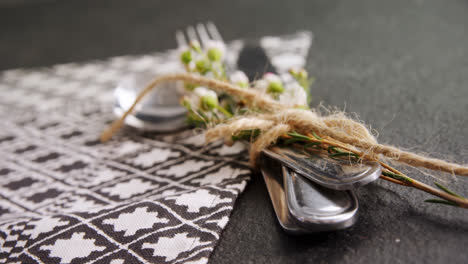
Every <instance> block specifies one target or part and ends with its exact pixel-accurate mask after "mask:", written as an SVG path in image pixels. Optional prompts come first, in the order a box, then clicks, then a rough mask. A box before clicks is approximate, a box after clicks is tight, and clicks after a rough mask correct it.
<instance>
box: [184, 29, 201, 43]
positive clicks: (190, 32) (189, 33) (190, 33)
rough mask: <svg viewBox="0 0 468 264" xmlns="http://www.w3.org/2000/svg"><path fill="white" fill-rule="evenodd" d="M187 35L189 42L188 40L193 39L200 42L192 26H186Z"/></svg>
mask: <svg viewBox="0 0 468 264" xmlns="http://www.w3.org/2000/svg"><path fill="white" fill-rule="evenodd" d="M187 36H188V39H189V42H190V41H195V40H196V41H198V42H200V40H199V39H198V36H197V33H196V32H195V29H194V28H193V26H188V27H187Z"/></svg>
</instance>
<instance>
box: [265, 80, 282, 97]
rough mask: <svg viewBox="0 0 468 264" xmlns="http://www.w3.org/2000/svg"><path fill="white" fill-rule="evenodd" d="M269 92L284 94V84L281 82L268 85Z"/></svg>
mask: <svg viewBox="0 0 468 264" xmlns="http://www.w3.org/2000/svg"><path fill="white" fill-rule="evenodd" d="M267 92H268V93H276V94H280V93H283V92H284V87H283V84H281V82H271V83H270V84H269V85H268V88H267Z"/></svg>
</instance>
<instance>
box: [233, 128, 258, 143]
mask: <svg viewBox="0 0 468 264" xmlns="http://www.w3.org/2000/svg"><path fill="white" fill-rule="evenodd" d="M259 135H260V130H259V129H254V130H242V131H241V132H239V133H238V134H237V135H233V136H232V137H231V139H232V141H237V140H250V139H252V138H256V137H258V136H259Z"/></svg>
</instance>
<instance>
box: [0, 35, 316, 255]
mask: <svg viewBox="0 0 468 264" xmlns="http://www.w3.org/2000/svg"><path fill="white" fill-rule="evenodd" d="M269 38H270V39H269V40H268V38H264V39H263V40H262V42H261V43H262V45H264V47H265V48H266V49H267V53H268V54H269V55H270V56H271V57H272V58H273V63H275V60H276V62H277V61H281V64H282V65H283V64H284V58H283V59H281V60H279V59H277V58H278V57H281V56H283V57H284V54H286V53H289V54H291V53H293V54H295V56H296V58H298V57H301V58H303V59H302V61H300V60H297V59H296V60H292V61H291V65H292V64H294V63H295V64H296V65H294V66H298V67H301V66H303V63H304V58H305V56H306V54H307V51H308V48H309V45H310V43H311V34H310V33H307V32H302V33H298V34H295V35H291V36H288V37H282V38H278V37H269ZM265 39H266V40H265ZM285 42H288V43H295V44H294V45H293V48H291V46H289V47H290V48H289V49H288V48H285V47H287V46H286V45H284V43H285ZM298 43H301V44H298ZM231 45H234V46H235V47H234V46H233V48H232V50H238V49H239V47H240V46H241V45H242V42H241V41H234V42H233V43H232V44H231ZM231 55H232V54H231ZM232 56H233V55H232ZM275 58H276V59H275ZM179 67H180V66H179V64H178V60H177V52H176V51H175V50H171V51H168V52H164V53H155V54H150V55H143V56H124V57H116V58H112V59H109V60H106V61H94V62H89V63H80V64H75V63H71V64H63V65H57V66H54V67H49V68H42V69H34V70H26V69H17V70H9V71H5V72H3V73H1V75H0V119H1V120H2V125H1V129H0V155H1V157H2V159H0V263H113V264H117V263H120V264H121V263H206V262H207V261H208V257H209V255H210V253H211V252H212V251H213V249H214V246H215V245H216V243H217V240H218V239H219V236H220V233H221V231H222V230H223V228H224V227H225V225H226V224H227V222H228V220H229V215H230V213H231V211H232V209H233V206H234V203H235V199H236V197H237V196H238V195H239V194H240V193H241V192H242V191H243V190H244V187H245V185H246V183H247V181H248V179H249V177H250V170H249V168H248V166H247V162H246V161H247V160H246V157H247V155H246V150H245V149H244V147H243V146H242V145H240V144H235V145H234V146H232V147H227V146H225V145H223V144H222V143H221V142H215V143H212V144H208V145H205V144H204V137H203V134H201V133H200V132H197V131H194V130H185V131H180V132H177V133H170V134H147V133H146V134H143V133H140V132H138V131H136V130H133V129H130V128H126V129H124V130H123V131H122V132H121V133H119V134H118V135H117V136H116V137H115V138H114V139H113V140H112V141H111V142H109V143H106V144H101V143H100V142H99V140H98V139H99V134H100V132H101V131H102V130H103V129H104V128H105V127H106V125H107V124H109V122H111V121H112V120H113V119H114V116H113V114H112V104H113V96H112V91H113V89H114V88H115V86H116V84H117V82H118V81H119V80H120V79H121V78H122V77H124V76H126V75H132V74H148V73H150V74H155V75H157V74H161V73H165V72H171V71H175V70H178V69H179Z"/></svg>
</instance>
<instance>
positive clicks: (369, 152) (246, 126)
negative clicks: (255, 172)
mask: <svg viewBox="0 0 468 264" xmlns="http://www.w3.org/2000/svg"><path fill="white" fill-rule="evenodd" d="M167 81H183V82H185V83H191V84H195V85H199V86H205V87H209V88H211V89H213V90H216V91H218V92H226V93H228V94H230V95H232V96H235V97H237V98H239V99H242V101H243V102H245V104H246V105H247V106H249V107H250V108H251V109H259V110H262V114H257V113H252V114H248V115H244V116H242V117H237V118H233V119H231V120H229V121H228V122H227V123H223V124H218V125H215V126H214V127H212V128H209V129H208V131H207V132H206V141H207V142H210V141H213V140H216V139H220V138H222V139H224V140H225V141H227V142H229V141H230V140H231V137H232V136H233V135H236V134H238V133H239V132H241V131H243V130H252V129H258V130H259V131H260V132H261V133H260V135H259V136H258V137H257V138H256V139H255V140H254V141H253V142H252V144H251V148H250V162H251V164H252V166H253V167H255V166H256V161H257V158H258V155H259V153H260V152H261V151H262V150H263V149H265V148H267V147H268V146H270V145H271V144H274V143H275V142H276V141H277V140H278V138H279V137H280V136H282V135H284V134H285V133H287V132H290V131H297V132H299V133H304V134H305V133H309V132H312V131H313V132H315V133H317V134H319V135H321V136H323V137H327V138H330V139H332V140H334V141H336V142H339V143H340V144H342V145H346V146H350V147H352V148H354V149H356V150H359V151H361V152H362V153H365V155H366V156H368V157H371V158H372V159H378V157H379V155H382V156H385V157H387V158H390V159H392V160H395V161H398V162H401V163H405V164H408V165H410V166H413V167H423V168H427V169H431V170H435V171H443V172H448V173H452V174H457V175H463V176H468V167H466V166H462V165H459V164H455V163H450V162H447V161H444V160H440V159H435V158H430V157H426V156H422V155H419V154H415V153H412V152H408V151H404V150H401V149H400V148H397V147H394V146H390V145H384V144H379V143H378V142H377V140H376V139H375V138H374V137H373V136H372V135H371V133H370V132H369V130H368V129H367V128H366V127H365V126H364V125H363V124H361V123H359V122H357V121H355V120H353V119H351V118H349V117H347V116H346V115H344V114H343V113H335V114H330V115H320V114H318V113H317V112H315V111H313V110H301V109H295V108H290V107H286V106H284V105H282V104H280V103H278V102H277V101H274V100H272V99H269V98H268V97H266V96H264V95H263V94H261V93H259V92H257V91H256V90H254V89H243V88H240V87H237V86H235V85H232V84H230V83H227V82H223V81H218V80H214V79H210V78H206V77H203V76H199V75H193V74H188V73H180V74H168V75H164V76H161V77H159V78H157V79H155V80H154V81H153V82H152V83H151V84H149V85H148V86H147V87H146V88H145V89H144V90H143V91H142V92H141V93H140V95H139V96H138V97H137V99H136V100H135V102H134V104H133V105H132V107H131V108H130V109H129V110H128V111H127V112H126V113H125V114H124V115H123V116H122V118H121V119H119V120H116V121H115V122H114V123H113V124H112V125H111V127H110V128H109V129H108V130H106V131H104V132H103V133H102V135H101V140H102V141H107V140H109V139H110V138H111V136H112V134H113V133H114V132H115V131H116V130H118V129H119V128H120V127H121V126H122V125H123V121H124V119H125V118H126V117H127V115H128V114H129V113H131V112H132V111H133V109H134V108H135V106H136V105H137V104H138V102H139V101H140V100H141V99H142V98H143V97H144V96H145V95H146V94H148V93H149V92H150V91H151V90H152V89H153V88H154V87H156V86H157V85H158V84H161V83H163V82H167Z"/></svg>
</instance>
